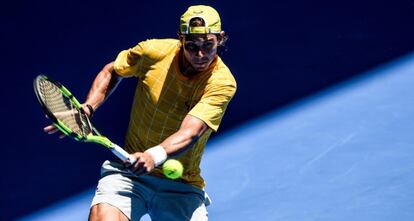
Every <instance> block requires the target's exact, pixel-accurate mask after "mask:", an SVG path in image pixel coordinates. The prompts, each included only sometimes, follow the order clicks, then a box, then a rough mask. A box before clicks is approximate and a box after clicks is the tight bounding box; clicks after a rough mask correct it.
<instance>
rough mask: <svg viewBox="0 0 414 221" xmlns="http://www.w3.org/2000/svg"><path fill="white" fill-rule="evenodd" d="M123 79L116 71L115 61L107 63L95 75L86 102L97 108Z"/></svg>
mask: <svg viewBox="0 0 414 221" xmlns="http://www.w3.org/2000/svg"><path fill="white" fill-rule="evenodd" d="M121 79H122V77H120V76H118V75H117V74H116V73H115V72H114V68H113V62H111V63H109V64H107V65H105V67H104V68H103V69H102V70H101V71H100V72H99V73H98V75H97V76H96V77H95V80H94V81H93V83H92V86H91V89H90V90H89V93H88V96H87V97H86V101H85V103H86V104H89V105H91V106H92V107H93V109H95V110H96V109H97V108H98V107H99V106H100V105H101V104H102V103H103V102H104V101H105V99H106V98H107V97H108V96H109V95H110V94H111V93H112V92H113V91H114V90H115V88H116V86H117V85H118V84H119V82H120V81H121Z"/></svg>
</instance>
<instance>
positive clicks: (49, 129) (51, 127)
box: [43, 125, 59, 134]
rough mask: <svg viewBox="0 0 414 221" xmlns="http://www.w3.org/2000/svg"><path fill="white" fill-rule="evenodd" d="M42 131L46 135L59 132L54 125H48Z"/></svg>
mask: <svg viewBox="0 0 414 221" xmlns="http://www.w3.org/2000/svg"><path fill="white" fill-rule="evenodd" d="M43 131H44V132H46V133H48V134H53V133H56V132H57V131H59V130H58V129H57V128H56V127H55V126H54V125H49V126H47V127H45V128H43Z"/></svg>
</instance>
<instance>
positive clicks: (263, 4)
mask: <svg viewBox="0 0 414 221" xmlns="http://www.w3.org/2000/svg"><path fill="white" fill-rule="evenodd" d="M198 3H203V4H210V5H212V6H214V7H216V8H217V9H218V10H219V12H221V15H222V19H223V28H224V29H225V30H226V31H227V32H228V34H229V36H230V39H229V42H228V44H227V48H228V51H227V52H226V53H225V54H224V55H223V59H224V61H225V62H226V63H227V64H228V66H229V67H230V68H231V70H232V71H233V72H234V75H235V77H236V78H237V80H238V85H239V90H238V93H237V95H236V96H235V98H234V100H233V101H232V103H231V105H230V106H229V109H228V114H227V115H226V117H225V118H224V121H223V125H222V127H221V130H222V131H224V130H227V129H229V128H231V127H234V126H235V125H237V124H238V123H240V122H243V121H246V120H248V119H250V118H252V117H255V116H258V115H260V114H263V113H265V112H268V111H270V110H273V109H275V108H280V107H282V106H284V105H286V104H288V103H289V102H292V101H293V100H296V99H298V98H301V97H304V96H307V95H308V94H310V93H313V92H316V91H319V90H321V89H322V88H325V87H327V86H329V85H331V84H334V83H337V82H339V81H342V80H344V79H348V78H349V77H351V76H352V75H355V74H357V73H361V72H362V71H364V70H367V69H369V68H371V67H374V66H376V65H378V64H381V63H383V62H385V61H388V60H390V59H393V58H396V57H398V56H401V55H403V54H406V53H408V52H410V51H412V50H413V48H414V41H413V39H414V30H413V29H412V25H413V21H414V13H413V12H414V3H413V2H412V1H410V0H400V1H371V0H368V1H363V2H362V1H357V0H350V1H345V2H333V1H290V2H274V1H263V0H258V1H254V2H252V1H238V2H233V3H231V2H230V1H227V2H225V1H211V2H209V1H176V2H174V1H148V2H142V1H133V0H125V1H76V0H74V1H63V2H62V1H41V2H35V1H14V2H10V4H11V5H8V6H3V7H1V8H2V13H0V16H1V27H2V34H1V35H0V38H1V42H2V44H1V45H2V46H1V47H2V59H1V62H2V69H3V70H2V73H3V75H4V76H6V78H5V81H4V83H3V85H2V87H1V89H0V91H1V98H2V100H3V108H1V109H0V111H1V112H0V113H1V114H2V115H1V116H3V118H4V119H5V121H6V122H4V124H3V125H4V126H3V127H2V138H3V144H2V148H3V150H4V151H3V154H2V155H1V156H2V158H1V159H2V162H3V165H5V167H3V176H2V178H1V180H0V184H1V191H2V193H1V195H2V197H1V199H0V203H1V205H0V220H10V219H13V218H15V217H18V216H21V215H23V214H26V213H28V212H30V211H33V210H35V209H38V208H42V207H44V206H45V205H48V204H49V203H52V202H55V201H56V200H59V199H62V198H64V197H66V196H69V195H71V194H74V193H77V192H80V191H82V190H83V189H85V188H88V187H90V186H91V185H94V183H95V182H96V181H97V179H98V176H99V165H100V163H101V162H102V161H103V160H104V159H106V158H110V157H112V156H111V154H110V153H108V152H106V151H104V150H102V149H99V147H97V146H94V145H88V144H79V143H76V142H75V141H72V140H69V139H68V140H64V141H62V140H59V139H57V138H56V137H51V136H46V135H45V134H44V133H43V132H42V128H43V126H45V125H46V124H47V121H46V120H45V119H44V118H43V114H42V112H41V110H40V108H39V106H38V104H37V103H36V100H35V96H34V94H33V89H32V80H33V78H34V77H35V76H36V75H37V74H40V73H43V74H47V75H50V76H52V77H54V78H55V79H58V80H59V81H61V82H62V83H64V84H65V85H67V86H68V87H69V88H70V89H71V90H72V91H73V92H74V94H75V95H76V96H77V97H80V98H82V97H83V96H85V95H86V93H87V91H88V89H89V86H90V83H91V81H92V80H93V78H94V75H95V74H96V73H97V72H98V71H99V70H100V68H101V67H102V66H103V65H104V64H106V63H107V62H109V61H111V60H112V59H114V57H115V56H116V54H117V53H118V52H119V51H120V50H122V49H125V48H128V47H131V46H133V45H135V44H136V43H137V42H139V41H141V40H145V39H148V38H164V37H176V30H177V28H178V18H179V16H180V15H181V14H182V13H183V12H184V11H185V9H186V8H187V7H188V5H191V4H198ZM134 84H135V80H132V79H130V80H125V81H123V83H122V84H121V85H120V87H119V88H118V90H117V91H116V92H115V93H114V94H113V96H112V97H111V99H110V100H108V102H107V103H106V104H105V105H104V106H103V107H102V108H101V109H100V110H99V111H98V112H97V113H96V116H95V119H94V120H95V121H96V122H97V123H96V126H97V127H98V128H99V129H100V130H101V131H103V132H104V133H105V134H107V135H109V136H110V137H111V138H113V140H115V141H116V142H118V143H122V142H123V136H124V135H123V134H124V132H125V129H126V128H125V127H126V125H127V121H128V115H129V107H130V105H131V98H132V93H133V90H134ZM19 87H21V88H19ZM109 119H110V120H109ZM23 123H25V124H27V125H25V126H24V128H22V127H21V125H19V124H23ZM79 150H82V151H83V152H84V153H83V154H79V152H78V151H79ZM4 152H5V153H4Z"/></svg>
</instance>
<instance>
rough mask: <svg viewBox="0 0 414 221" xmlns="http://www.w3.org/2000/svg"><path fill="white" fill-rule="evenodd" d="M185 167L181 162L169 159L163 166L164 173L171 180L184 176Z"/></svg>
mask: <svg viewBox="0 0 414 221" xmlns="http://www.w3.org/2000/svg"><path fill="white" fill-rule="evenodd" d="M183 170H184V167H183V165H182V164H181V162H180V161H178V160H174V159H169V160H167V161H165V162H164V164H163V165H162V172H163V173H164V175H165V176H166V177H168V178H170V179H177V178H180V177H181V176H182V175H183Z"/></svg>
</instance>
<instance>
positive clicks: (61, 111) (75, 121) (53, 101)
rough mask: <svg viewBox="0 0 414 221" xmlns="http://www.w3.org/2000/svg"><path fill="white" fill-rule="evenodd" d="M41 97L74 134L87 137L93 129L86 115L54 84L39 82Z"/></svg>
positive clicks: (42, 80)
mask: <svg viewBox="0 0 414 221" xmlns="http://www.w3.org/2000/svg"><path fill="white" fill-rule="evenodd" d="M38 89H39V92H40V97H41V99H42V100H43V103H44V104H45V106H46V107H47V108H48V109H49V111H50V112H51V113H52V114H53V115H54V116H55V117H56V118H57V119H58V120H59V121H60V122H61V123H63V124H64V125H65V126H66V127H68V128H69V129H70V130H72V131H73V132H75V133H77V134H79V135H81V136H83V137H86V136H87V135H88V134H90V133H91V132H92V131H91V128H90V125H89V122H88V119H87V117H86V116H85V114H83V113H81V112H80V110H79V109H78V108H77V107H76V106H75V104H74V103H73V102H72V101H71V100H70V98H68V97H66V96H65V95H64V94H63V93H62V91H61V90H60V89H59V87H58V86H56V85H55V84H54V83H52V82H50V81H48V80H46V79H41V80H40V81H39V82H38Z"/></svg>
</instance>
